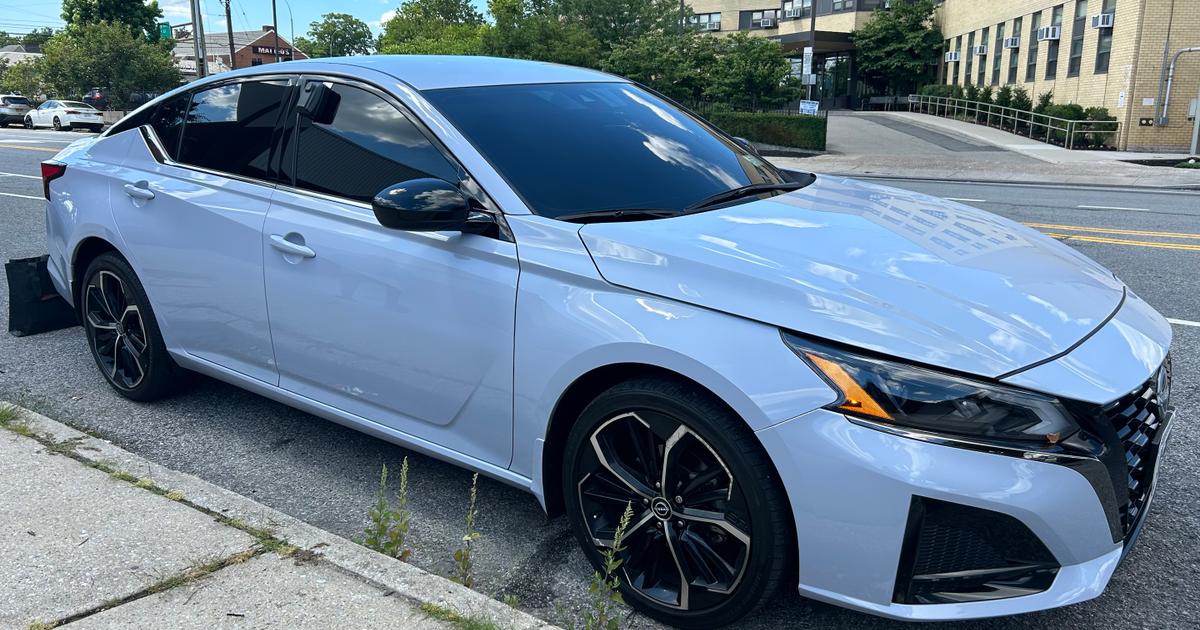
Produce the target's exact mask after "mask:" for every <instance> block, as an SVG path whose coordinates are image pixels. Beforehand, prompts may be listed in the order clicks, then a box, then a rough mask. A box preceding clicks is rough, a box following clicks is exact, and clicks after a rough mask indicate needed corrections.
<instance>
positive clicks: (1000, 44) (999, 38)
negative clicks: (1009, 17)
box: [992, 22, 1004, 85]
mask: <svg viewBox="0 0 1200 630" xmlns="http://www.w3.org/2000/svg"><path fill="white" fill-rule="evenodd" d="M1003 59H1004V22H1001V23H999V24H997V25H996V43H995V45H994V46H993V47H992V85H996V84H998V83H1000V64H1001V62H1002V60H1003Z"/></svg>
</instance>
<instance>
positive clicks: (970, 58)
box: [960, 33, 975, 85]
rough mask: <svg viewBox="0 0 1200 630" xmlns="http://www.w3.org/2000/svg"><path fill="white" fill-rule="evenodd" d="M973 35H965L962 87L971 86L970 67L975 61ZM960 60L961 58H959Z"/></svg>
mask: <svg viewBox="0 0 1200 630" xmlns="http://www.w3.org/2000/svg"><path fill="white" fill-rule="evenodd" d="M974 50H975V33H968V34H967V68H966V72H965V73H964V74H963V85H970V84H971V67H972V65H971V64H973V63H974V61H975V52H974ZM960 59H961V57H960Z"/></svg>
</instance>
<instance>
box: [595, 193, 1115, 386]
mask: <svg viewBox="0 0 1200 630" xmlns="http://www.w3.org/2000/svg"><path fill="white" fill-rule="evenodd" d="M580 236H581V238H582V239H583V241H584V244H585V245H586V246H587V248H588V251H589V252H590V253H591V254H592V257H593V259H594V260H595V262H596V266H597V268H598V269H599V271H600V273H601V275H603V276H604V278H605V279H606V280H608V281H609V282H612V283H613V284H616V285H619V286H623V287H627V288H630V289H635V290H638V291H642V292H646V293H652V294H655V295H659V296H662V297H667V298H672V299H676V300H680V301H683V302H687V303H691V304H695V305H698V306H703V307H707V308H712V309H716V310H719V311H723V312H727V313H731V314H734V315H738V316H742V317H747V318H750V319H754V320H757V321H761V322H765V323H769V324H773V325H776V326H779V327H782V328H786V329H789V330H792V331H796V332H800V333H805V334H809V335H812V336H815V337H819V338H823V339H829V340H834V341H840V342H844V343H847V344H852V345H854V346H858V347H861V348H866V349H870V350H874V351H877V352H881V353H885V354H888V355H891V356H896V357H902V358H906V359H909V360H912V361H917V362H921V363H926V364H930V365H936V366H941V367H944V368H949V369H953V370H958V371H961V372H968V373H972V374H978V375H983V376H990V377H996V376H1000V375H1004V374H1007V373H1010V372H1013V371H1016V370H1020V369H1022V368H1025V367H1027V366H1030V365H1031V364H1034V363H1036V362H1039V361H1042V360H1045V359H1047V358H1049V357H1052V356H1055V355H1057V354H1060V353H1062V352H1065V351H1067V350H1069V349H1071V348H1072V347H1073V346H1074V345H1076V344H1078V343H1079V342H1080V341H1081V340H1083V339H1084V338H1086V337H1087V336H1088V335H1089V333H1091V332H1092V331H1094V330H1096V329H1097V328H1098V327H1099V326H1100V325H1101V324H1103V323H1104V322H1105V321H1106V320H1107V319H1108V318H1109V317H1110V316H1111V315H1112V314H1113V313H1114V312H1115V311H1116V310H1117V308H1118V307H1119V306H1120V304H1121V302H1122V301H1123V299H1124V296H1125V288H1124V285H1123V284H1122V283H1121V282H1120V281H1119V280H1117V279H1116V278H1115V277H1114V276H1113V275H1112V273H1110V272H1109V271H1107V270H1105V269H1104V268H1103V267H1101V266H1099V265H1098V264H1096V263H1095V262H1093V261H1091V260H1090V259H1088V258H1087V257H1085V256H1083V255H1082V254H1079V253H1078V252H1076V251H1074V250H1072V249H1071V248H1069V247H1067V246H1065V245H1063V244H1061V243H1058V242H1057V241H1055V240H1053V239H1051V238H1049V237H1047V236H1044V235H1042V234H1041V233H1039V232H1037V231H1035V230H1032V229H1029V228H1027V227H1025V226H1022V225H1020V224H1018V223H1015V222H1013V221H1009V220H1007V219H1004V218H1002V217H998V216H996V215H993V214H990V213H987V212H984V211H982V210H978V209H975V208H970V207H968V206H964V205H962V204H958V203H954V202H950V201H946V200H943V199H939V198H936V197H931V196H928V195H922V194H919V193H913V192H908V191H903V190H898V189H895V188H890V187H887V186H880V185H875V184H870V183H864V182H859V181H855V180H850V179H841V178H831V177H818V178H817V180H816V181H815V182H814V183H813V184H811V185H809V186H807V187H805V188H803V189H801V190H798V191H795V192H791V193H787V194H784V195H777V196H775V197H771V198H767V199H762V200H756V201H752V202H748V203H742V204H738V205H735V206H731V207H727V208H721V209H716V210H710V211H707V212H701V213H697V214H691V215H684V216H679V217H673V218H669V219H660V220H654V221H640V222H627V223H596V224H589V225H585V226H583V228H582V229H581V230H580ZM716 332H717V331H714V333H716ZM696 343H704V340H703V339H697V340H696ZM747 359H748V360H753V357H747Z"/></svg>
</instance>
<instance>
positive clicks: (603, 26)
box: [561, 0, 688, 55]
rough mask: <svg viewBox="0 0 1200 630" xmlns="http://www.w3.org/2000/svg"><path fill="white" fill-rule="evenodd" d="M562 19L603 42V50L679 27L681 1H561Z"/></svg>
mask: <svg viewBox="0 0 1200 630" xmlns="http://www.w3.org/2000/svg"><path fill="white" fill-rule="evenodd" d="M561 2H562V8H561V12H562V15H563V19H565V20H567V21H571V22H577V23H578V24H579V25H580V26H582V27H583V28H584V29H585V30H587V31H588V32H589V33H591V34H592V37H594V38H596V41H598V42H600V49H601V53H602V54H604V55H607V53H608V51H611V50H613V49H614V48H616V47H617V46H619V45H621V44H623V43H625V42H629V41H632V40H634V39H636V38H638V37H641V36H642V35H645V34H647V33H655V32H659V33H662V32H667V31H678V30H680V20H681V19H686V16H687V15H688V13H681V12H680V3H679V1H678V0H561Z"/></svg>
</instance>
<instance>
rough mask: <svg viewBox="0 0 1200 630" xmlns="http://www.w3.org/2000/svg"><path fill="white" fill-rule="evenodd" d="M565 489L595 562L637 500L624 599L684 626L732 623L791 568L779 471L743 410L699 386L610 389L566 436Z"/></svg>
mask: <svg viewBox="0 0 1200 630" xmlns="http://www.w3.org/2000/svg"><path fill="white" fill-rule="evenodd" d="M564 456H565V460H564V466H563V471H564V475H563V491H564V495H563V496H564V497H566V504H567V513H568V517H569V519H570V521H571V527H572V529H573V530H574V532H575V534H576V536H577V537H578V539H579V541H580V543H581V544H582V545H583V548H584V552H585V554H586V555H587V556H588V558H589V559H590V560H591V562H592V564H593V565H594V566H596V567H597V569H599V570H603V569H602V556H601V553H602V552H603V551H604V550H605V549H607V548H609V547H611V546H612V541H613V538H614V532H615V529H616V527H617V523H618V522H619V520H620V518H621V514H622V512H623V511H624V509H625V506H626V505H630V506H632V508H633V518H632V520H631V521H630V525H629V527H628V528H627V531H626V534H625V540H624V543H623V544H622V547H623V549H622V550H621V551H620V553H619V557H620V558H621V560H622V563H621V567H620V569H619V572H620V575H619V576H618V577H619V578H620V582H621V591H622V594H623V595H624V598H625V601H626V602H628V603H629V604H630V605H632V606H633V607H634V608H637V609H638V610H640V611H641V612H643V613H645V614H647V615H649V616H651V617H653V618H655V619H658V620H660V621H663V622H665V623H669V624H671V625H675V626H678V627H682V628H701V627H704V628H710V627H715V626H722V625H726V624H729V623H733V622H735V621H737V620H738V619H740V618H741V617H743V616H745V615H746V614H748V613H749V612H751V611H752V610H753V609H754V608H756V607H757V606H758V605H759V604H761V603H762V602H764V601H766V600H767V599H768V598H770V597H771V595H772V594H773V593H774V591H775V590H776V588H777V587H778V586H779V583H780V582H781V581H782V579H783V577H784V574H785V570H786V569H787V567H788V566H790V564H791V562H790V560H791V558H792V555H793V552H792V543H791V541H792V540H794V537H792V536H791V529H792V528H791V525H790V523H791V521H790V515H789V511H788V509H787V501H786V500H785V496H784V493H783V490H782V488H781V486H780V483H779V480H778V479H777V478H776V475H775V472H774V467H773V466H771V464H770V462H769V461H768V459H767V457H766V454H765V453H764V452H763V450H762V447H761V446H760V445H759V444H758V441H757V440H756V439H755V437H754V435H753V434H752V433H751V432H750V430H749V428H748V427H747V426H746V425H745V423H744V421H742V419H741V418H739V417H737V416H736V415H734V414H733V413H732V412H731V411H730V410H729V409H728V408H726V407H725V406H724V405H722V404H721V403H720V402H719V401H717V400H716V399H715V398H713V397H712V396H711V395H710V394H709V393H708V392H706V391H704V390H702V389H700V388H698V387H696V386H694V385H691V384H688V383H684V382H675V381H669V380H653V379H645V380H635V381H629V382H627V383H623V384H620V385H617V386H615V387H613V388H612V389H609V390H608V391H606V392H604V393H603V394H601V395H600V396H598V397H597V398H596V399H595V400H594V401H593V402H592V403H591V404H589V405H588V407H587V408H586V409H585V410H584V411H583V413H582V414H581V416H580V418H579V421H578V422H577V423H576V425H575V426H574V427H573V428H572V431H571V433H570V436H569V437H568V439H567V443H566V449H565V453H564Z"/></svg>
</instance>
